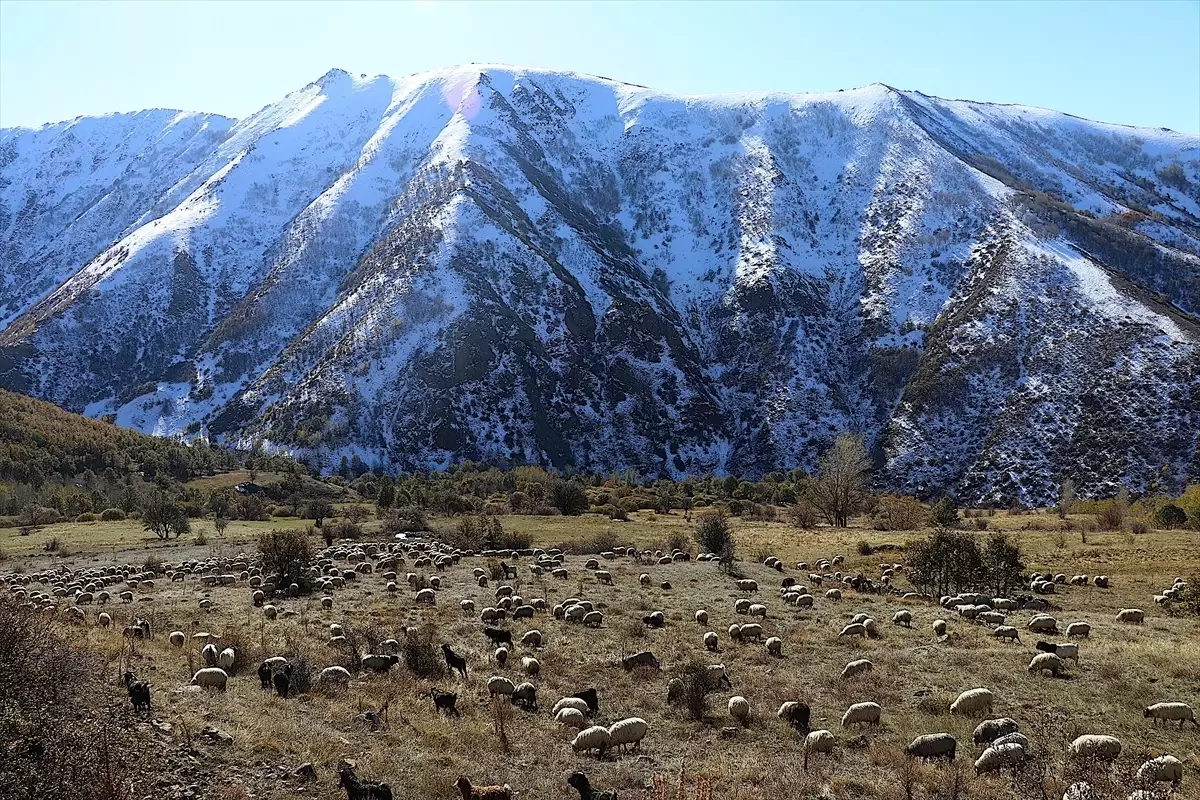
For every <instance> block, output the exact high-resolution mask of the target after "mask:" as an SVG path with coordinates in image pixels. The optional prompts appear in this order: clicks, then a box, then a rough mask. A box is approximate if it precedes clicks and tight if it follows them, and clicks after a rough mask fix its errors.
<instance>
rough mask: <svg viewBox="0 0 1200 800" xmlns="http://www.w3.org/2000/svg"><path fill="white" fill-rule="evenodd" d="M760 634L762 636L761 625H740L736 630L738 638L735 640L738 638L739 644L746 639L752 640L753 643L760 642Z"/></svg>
mask: <svg viewBox="0 0 1200 800" xmlns="http://www.w3.org/2000/svg"><path fill="white" fill-rule="evenodd" d="M762 634H763V629H762V625H759V624H758V623H757V622H755V623H752V624H750V625H742V626H741V627H740V628H739V629H738V637H737V638H738V641H739V642H744V641H746V640H747V639H754V640H755V641H760V640H761V639H762Z"/></svg>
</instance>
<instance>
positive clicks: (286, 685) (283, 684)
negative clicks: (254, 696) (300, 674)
mask: <svg viewBox="0 0 1200 800" xmlns="http://www.w3.org/2000/svg"><path fill="white" fill-rule="evenodd" d="M271 683H272V685H273V686H274V687H275V694H277V695H279V696H280V697H282V698H283V699H285V700H286V699H287V696H288V690H289V689H290V688H291V685H292V665H291V664H284V665H283V669H282V670H280V671H279V672H276V673H275V674H274V675H272V676H271Z"/></svg>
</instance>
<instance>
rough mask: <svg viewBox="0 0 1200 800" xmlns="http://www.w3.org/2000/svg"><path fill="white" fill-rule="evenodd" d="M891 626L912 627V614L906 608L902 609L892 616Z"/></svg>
mask: <svg viewBox="0 0 1200 800" xmlns="http://www.w3.org/2000/svg"><path fill="white" fill-rule="evenodd" d="M892 624H893V625H903V626H904V627H906V628H911V627H912V612H911V611H909V610H908V609H907V608H902V609H900V610H899V611H897V612H896V613H895V614H892Z"/></svg>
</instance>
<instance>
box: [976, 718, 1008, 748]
mask: <svg viewBox="0 0 1200 800" xmlns="http://www.w3.org/2000/svg"><path fill="white" fill-rule="evenodd" d="M1016 732H1017V721H1016V720H1015V719H1009V718H1008V717H1000V718H999V719H985V720H984V721H983V722H981V723H979V725H978V726H976V728H975V731H974V732H973V733H972V734H971V741H972V742H974V743H975V744H990V743H991V742H994V741H995V740H997V739H999V738H1000V737H1001V736H1007V735H1008V734H1010V733H1016Z"/></svg>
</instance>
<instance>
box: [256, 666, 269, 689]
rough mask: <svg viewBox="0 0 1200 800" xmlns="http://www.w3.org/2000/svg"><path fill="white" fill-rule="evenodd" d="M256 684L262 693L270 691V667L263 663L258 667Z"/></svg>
mask: <svg viewBox="0 0 1200 800" xmlns="http://www.w3.org/2000/svg"><path fill="white" fill-rule="evenodd" d="M258 682H259V683H260V684H261V685H262V688H263V691H265V692H269V691H271V665H270V664H268V663H267V662H265V661H264V662H262V663H261V664H259V665H258Z"/></svg>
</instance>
